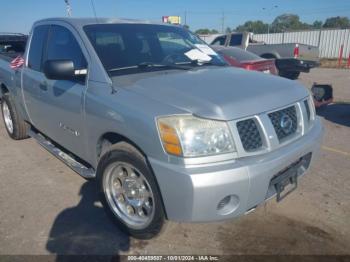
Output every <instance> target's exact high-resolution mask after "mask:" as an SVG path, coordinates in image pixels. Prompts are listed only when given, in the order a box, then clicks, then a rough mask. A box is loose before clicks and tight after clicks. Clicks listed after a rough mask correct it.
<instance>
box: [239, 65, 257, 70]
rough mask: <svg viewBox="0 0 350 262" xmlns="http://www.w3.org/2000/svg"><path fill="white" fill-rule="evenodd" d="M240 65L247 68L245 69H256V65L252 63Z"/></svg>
mask: <svg viewBox="0 0 350 262" xmlns="http://www.w3.org/2000/svg"><path fill="white" fill-rule="evenodd" d="M242 66H243V68H244V69H247V70H257V67H256V66H254V65H253V64H243V65H242Z"/></svg>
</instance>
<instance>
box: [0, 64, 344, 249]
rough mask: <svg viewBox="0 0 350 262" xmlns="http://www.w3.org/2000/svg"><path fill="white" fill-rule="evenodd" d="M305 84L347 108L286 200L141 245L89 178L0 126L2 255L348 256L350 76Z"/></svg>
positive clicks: (333, 116)
mask: <svg viewBox="0 0 350 262" xmlns="http://www.w3.org/2000/svg"><path fill="white" fill-rule="evenodd" d="M300 81H301V82H303V83H304V84H306V85H307V86H309V87H310V86H311V85H312V83H313V82H319V83H330V84H333V87H334V95H335V100H336V101H339V103H335V104H333V105H330V106H328V107H327V108H324V109H322V110H320V112H318V114H319V115H320V116H322V117H323V122H324V126H325V138H324V142H323V145H322V150H321V153H320V158H319V159H318V161H317V163H316V164H315V165H314V166H313V167H312V169H311V170H310V172H309V173H308V175H307V176H305V177H304V178H303V179H302V180H301V181H300V184H299V188H298V189H297V191H295V192H294V193H293V194H292V195H290V196H288V197H287V198H286V199H285V200H284V201H283V202H281V203H279V204H277V203H276V202H275V200H272V201H270V202H268V203H266V204H265V205H262V206H260V207H259V208H258V209H257V210H256V211H255V212H253V213H251V214H249V215H247V216H244V217H241V218H239V219H237V220H234V221H226V222H220V223H210V224H179V223H173V222H168V223H167V225H166V227H165V229H164V230H163V232H162V234H161V235H160V236H159V237H157V238H155V239H152V240H149V241H140V240H135V239H132V238H129V237H128V236H126V235H124V234H122V233H121V232H120V231H119V230H118V228H117V227H115V226H114V225H113V224H112V223H111V222H110V220H109V219H108V218H107V216H106V215H105V213H104V211H103V209H102V207H101V204H100V203H99V202H98V199H97V194H96V192H95V184H94V183H93V182H87V181H86V180H84V179H83V178H81V177H80V176H78V175H77V174H76V173H74V172H73V171H72V170H70V169H69V168H68V167H67V166H66V165H65V164H63V163H62V162H60V161H59V160H57V159H56V158H55V157H53V156H52V155H51V154H49V153H48V152H47V151H45V149H43V148H42V147H40V146H39V145H38V144H37V143H36V142H35V141H34V140H33V139H28V140H25V141H13V140H11V139H10V138H9V137H8V136H7V134H6V131H5V128H4V126H3V122H2V119H0V120H1V124H0V145H1V146H0V161H1V162H0V254H113V255H115V254H152V255H154V254H200V255H202V254H211V255H213V254H217V255H223V254H350V219H349V217H350V171H349V170H350V85H349V83H350V70H337V69H315V70H313V71H312V73H310V74H302V76H301V79H300Z"/></svg>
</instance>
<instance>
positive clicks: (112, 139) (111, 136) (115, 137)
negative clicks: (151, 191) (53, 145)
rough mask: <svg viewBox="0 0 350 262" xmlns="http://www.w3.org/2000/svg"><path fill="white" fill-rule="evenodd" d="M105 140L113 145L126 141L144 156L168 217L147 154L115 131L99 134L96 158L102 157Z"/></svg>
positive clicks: (165, 212) (166, 216)
mask: <svg viewBox="0 0 350 262" xmlns="http://www.w3.org/2000/svg"><path fill="white" fill-rule="evenodd" d="M105 142H109V143H110V145H114V144H116V143H119V142H126V143H129V144H130V145H132V146H133V147H135V148H136V149H137V150H138V151H139V152H140V153H141V154H142V155H143V157H144V158H145V160H146V163H147V165H148V167H149V168H150V169H151V171H152V173H153V176H154V179H155V182H156V184H157V187H158V190H159V192H160V198H161V203H162V206H163V210H164V215H165V218H166V219H168V215H167V211H166V207H165V205H164V200H163V195H162V191H161V189H160V186H159V183H158V180H157V176H156V175H155V174H154V170H153V168H152V165H151V164H150V162H149V161H148V157H147V154H146V153H145V152H144V151H143V150H142V149H141V148H140V147H139V146H138V145H137V144H136V143H135V142H133V141H132V140H131V139H129V138H127V137H126V136H124V135H121V134H119V133H117V132H106V133H104V134H103V135H101V136H100V138H99V139H98V141H97V145H96V156H97V158H98V159H100V158H101V157H102V155H101V154H102V153H103V146H104V143H105ZM98 162H99V161H98ZM98 169H99V163H97V170H98Z"/></svg>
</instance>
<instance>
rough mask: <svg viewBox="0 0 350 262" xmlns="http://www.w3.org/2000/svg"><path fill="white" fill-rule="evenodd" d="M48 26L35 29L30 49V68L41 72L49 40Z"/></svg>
mask: <svg viewBox="0 0 350 262" xmlns="http://www.w3.org/2000/svg"><path fill="white" fill-rule="evenodd" d="M48 28H49V26H48V25H41V26H37V27H35V28H34V31H33V36H32V40H31V43H30V48H29V56H28V67H29V68H31V69H33V70H35V71H39V72H40V71H41V69H42V66H41V65H42V56H43V50H44V46H45V43H46V39H47V32H48Z"/></svg>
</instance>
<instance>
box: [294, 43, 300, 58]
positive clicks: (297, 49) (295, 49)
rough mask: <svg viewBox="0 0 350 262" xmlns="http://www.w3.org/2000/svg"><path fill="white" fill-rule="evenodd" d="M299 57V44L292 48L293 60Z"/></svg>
mask: <svg viewBox="0 0 350 262" xmlns="http://www.w3.org/2000/svg"><path fill="white" fill-rule="evenodd" d="M298 57H299V44H296V45H295V47H294V58H298Z"/></svg>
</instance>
